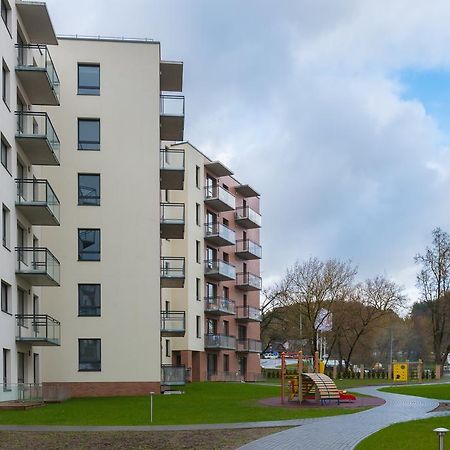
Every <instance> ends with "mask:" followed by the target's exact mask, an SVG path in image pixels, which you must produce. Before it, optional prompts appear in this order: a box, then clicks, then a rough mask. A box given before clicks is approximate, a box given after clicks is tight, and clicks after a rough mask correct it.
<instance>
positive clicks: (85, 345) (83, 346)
mask: <svg viewBox="0 0 450 450" xmlns="http://www.w3.org/2000/svg"><path fill="white" fill-rule="evenodd" d="M78 370H79V371H80V372H100V371H101V370H102V355H101V340H100V339H78Z"/></svg>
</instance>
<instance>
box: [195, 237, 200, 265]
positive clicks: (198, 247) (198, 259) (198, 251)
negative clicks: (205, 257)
mask: <svg viewBox="0 0 450 450" xmlns="http://www.w3.org/2000/svg"><path fill="white" fill-rule="evenodd" d="M195 260H196V261H197V262H198V263H199V262H200V241H195Z"/></svg>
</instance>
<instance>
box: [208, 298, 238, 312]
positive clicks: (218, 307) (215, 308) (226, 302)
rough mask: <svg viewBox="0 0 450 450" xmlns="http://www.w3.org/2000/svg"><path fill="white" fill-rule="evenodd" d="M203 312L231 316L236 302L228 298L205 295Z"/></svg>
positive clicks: (234, 310)
mask: <svg viewBox="0 0 450 450" xmlns="http://www.w3.org/2000/svg"><path fill="white" fill-rule="evenodd" d="M205 312H206V313H208V314H211V315H213V314H214V315H217V316H231V315H233V314H235V313H236V304H235V302H234V301H233V300H230V299H228V298H223V297H206V298H205Z"/></svg>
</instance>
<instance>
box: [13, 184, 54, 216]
mask: <svg viewBox="0 0 450 450" xmlns="http://www.w3.org/2000/svg"><path fill="white" fill-rule="evenodd" d="M15 181H16V186H17V198H16V204H18V205H31V206H47V207H48V208H49V209H50V211H51V212H52V214H53V215H54V216H55V217H56V219H57V220H58V221H59V208H60V205H59V200H58V197H57V196H56V194H55V192H54V191H53V189H52V187H51V186H50V183H49V182H48V181H47V180H38V179H36V178H33V179H29V178H16V180H15Z"/></svg>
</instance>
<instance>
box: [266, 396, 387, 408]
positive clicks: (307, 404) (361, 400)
mask: <svg viewBox="0 0 450 450" xmlns="http://www.w3.org/2000/svg"><path fill="white" fill-rule="evenodd" d="M259 403H260V404H261V405H264V406H278V407H280V406H281V407H284V408H342V409H351V408H367V407H370V406H381V405H384V404H385V403H386V402H385V401H384V400H383V399H382V398H378V397H356V400H355V401H354V402H340V403H339V404H338V403H337V401H336V400H330V401H327V402H326V404H324V405H321V404H320V403H317V402H316V401H315V400H304V401H303V402H302V403H301V404H300V403H299V402H296V401H292V402H290V401H288V400H287V399H286V400H285V403H284V405H282V404H281V400H280V397H272V398H265V399H263V400H260V401H259Z"/></svg>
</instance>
